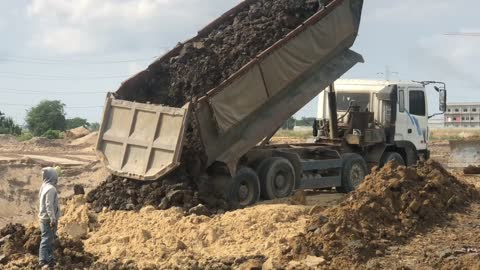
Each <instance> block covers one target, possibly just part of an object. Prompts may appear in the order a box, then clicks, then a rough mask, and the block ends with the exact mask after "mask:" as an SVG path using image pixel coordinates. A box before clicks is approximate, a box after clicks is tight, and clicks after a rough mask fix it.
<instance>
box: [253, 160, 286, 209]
mask: <svg viewBox="0 0 480 270" xmlns="http://www.w3.org/2000/svg"><path fill="white" fill-rule="evenodd" d="M258 175H259V178H260V187H261V189H260V190H261V195H262V198H264V199H266V200H274V199H279V198H285V197H288V196H290V195H291V194H292V192H293V190H294V189H295V169H294V168H293V165H292V163H290V161H288V160H287V159H285V158H282V157H273V158H268V159H266V160H264V161H263V162H262V163H261V164H260V166H259V168H258Z"/></svg>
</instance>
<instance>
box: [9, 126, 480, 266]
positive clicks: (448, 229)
mask: <svg viewBox="0 0 480 270" xmlns="http://www.w3.org/2000/svg"><path fill="white" fill-rule="evenodd" d="M277 141H278V142H290V139H288V138H279V139H278V140H277ZM94 142H95V137H94V136H89V137H87V138H81V139H77V140H74V141H45V140H33V141H31V142H26V143H19V142H16V141H14V140H12V139H11V138H5V137H0V145H2V147H1V148H0V205H2V207H0V227H3V226H4V225H5V224H6V223H9V222H20V223H24V224H26V223H29V222H31V221H34V220H35V214H36V209H37V203H38V202H37V200H38V199H37V192H38V188H39V186H40V185H41V172H40V171H41V168H42V167H43V166H51V165H60V166H62V168H63V176H62V178H61V181H60V188H59V189H60V192H61V196H62V197H67V196H69V195H71V194H72V189H73V186H74V185H75V184H82V185H84V186H85V188H86V191H88V190H89V189H91V188H93V187H94V186H96V185H98V183H100V182H101V181H103V180H104V179H105V178H106V176H107V172H106V171H105V170H104V169H103V167H102V166H101V164H100V163H99V162H98V161H97V160H96V158H95V154H94V151H93V145H94ZM294 142H301V140H300V141H298V140H294ZM431 150H432V158H433V159H435V160H438V161H439V162H440V163H442V164H444V165H445V166H446V165H447V163H448V153H449V146H448V142H447V141H440V142H435V143H433V144H432V145H431ZM450 171H451V172H452V173H454V175H455V176H457V177H458V178H460V179H464V180H466V181H468V182H470V183H472V184H474V185H475V186H476V187H477V188H480V176H465V175H463V173H462V172H461V171H458V170H450ZM306 195H307V197H306V199H307V205H291V201H290V199H285V200H280V201H270V202H262V203H260V204H259V205H257V206H254V207H250V208H247V209H243V210H237V211H233V212H230V213H227V214H224V215H218V216H214V217H202V216H200V217H199V216H183V215H182V214H181V213H177V212H176V211H178V210H177V209H170V210H167V211H159V210H155V209H151V208H147V209H144V210H142V211H141V212H140V213H136V212H124V211H112V212H105V213H100V214H99V215H98V216H96V217H95V219H96V220H95V224H96V225H95V226H93V225H91V224H89V222H91V220H90V221H88V219H89V217H88V216H87V209H86V208H78V209H77V208H75V207H71V208H67V209H66V210H68V211H69V213H67V215H66V217H65V219H64V222H65V223H69V224H65V226H71V225H72V224H73V225H75V226H76V224H74V223H75V220H76V219H81V220H83V222H84V223H86V224H83V225H82V226H83V227H82V228H81V230H83V231H84V234H82V237H87V238H88V239H87V240H86V241H84V243H85V249H86V250H87V251H88V252H91V253H93V254H94V255H97V256H100V258H101V260H104V261H106V262H107V261H108V260H110V259H119V258H122V257H129V258H131V257H133V258H136V259H138V260H139V261H140V262H141V263H140V265H141V266H143V267H146V266H149V265H151V264H155V265H163V266H164V267H165V269H169V267H174V266H175V265H182V264H183V265H185V264H188V263H193V262H198V261H199V260H200V261H201V260H205V259H206V258H208V259H213V260H221V261H228V260H229V257H230V254H231V255H232V256H233V255H235V256H237V257H238V256H243V257H245V258H252V257H255V256H257V255H261V256H265V255H272V254H277V255H278V254H280V255H281V254H282V252H284V250H283V249H284V248H285V246H287V245H286V243H287V242H288V241H289V239H290V238H292V237H293V236H294V235H298V234H302V233H303V232H304V231H305V226H306V224H308V221H309V219H310V218H311V216H310V214H309V212H310V211H311V210H312V208H317V209H318V208H321V209H325V208H328V207H331V206H334V205H337V204H339V203H340V202H342V201H344V200H345V199H346V198H347V196H346V195H344V194H339V193H335V192H334V191H322V192H306ZM77 217H78V218H77ZM80 217H81V218H80ZM131 219H135V220H137V221H138V220H140V221H141V223H142V224H144V226H145V227H142V228H140V227H131V224H129V220H131ZM85 220H86V221H85ZM136 224H138V223H136ZM77 229H78V228H77ZM112 229H113V230H114V231H115V233H114V234H111V232H112ZM77 231H78V230H77ZM87 232H88V233H87ZM151 232H155V233H151ZM106 235H108V238H106ZM479 237H480V202H478V203H474V204H472V205H470V206H469V207H468V208H467V209H465V210H462V211H461V212H454V213H451V214H449V219H448V220H447V221H446V222H443V223H441V224H439V225H436V226H434V227H432V228H430V229H428V230H427V231H425V232H422V233H421V234H418V235H416V236H415V237H413V238H411V239H409V241H407V242H406V243H405V244H403V245H394V246H391V247H389V248H388V249H387V250H386V251H385V253H381V254H380V253H379V254H377V255H378V256H376V257H374V258H373V259H371V260H370V261H368V262H367V263H366V264H364V265H363V266H361V267H358V268H359V269H480V244H479V243H480V238H479ZM136 246H137V247H140V246H142V248H141V249H140V248H138V249H136V248H135V247H136ZM225 246H228V247H229V249H226V248H224V247H225ZM145 248H146V249H145ZM232 248H233V249H232ZM145 250H150V251H149V252H145ZM280 255H279V256H280ZM185 258H190V259H189V260H190V261H189V262H188V263H187V262H186V261H182V260H185ZM320 268H321V267H320V266H315V267H313V268H312V269H320ZM245 269H250V268H245ZM266 269H268V268H266ZM292 269H295V267H292ZM297 269H302V268H297Z"/></svg>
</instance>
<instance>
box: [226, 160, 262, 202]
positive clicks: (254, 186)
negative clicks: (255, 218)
mask: <svg viewBox="0 0 480 270" xmlns="http://www.w3.org/2000/svg"><path fill="white" fill-rule="evenodd" d="M230 197H231V199H232V201H235V202H236V206H237V207H238V208H243V207H247V206H250V205H253V204H255V203H256V202H258V201H259V199H260V181H259V180H258V176H257V173H256V172H255V171H254V170H252V169H250V168H248V167H243V168H241V169H240V170H238V172H237V174H236V175H235V176H234V177H233V179H232V184H231V190H230Z"/></svg>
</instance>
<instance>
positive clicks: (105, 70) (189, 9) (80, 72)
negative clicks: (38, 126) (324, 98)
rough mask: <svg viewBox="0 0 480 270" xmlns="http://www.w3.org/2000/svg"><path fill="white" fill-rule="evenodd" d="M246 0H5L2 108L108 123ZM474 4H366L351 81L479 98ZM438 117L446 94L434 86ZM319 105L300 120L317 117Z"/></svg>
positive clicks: (19, 115)
mask: <svg viewBox="0 0 480 270" xmlns="http://www.w3.org/2000/svg"><path fill="white" fill-rule="evenodd" d="M238 2H239V1H238V0H15V1H12V0H0V33H2V38H1V42H0V111H2V112H4V113H6V114H7V115H8V116H11V117H13V118H14V119H15V120H16V121H17V122H18V123H20V124H24V118H25V115H26V111H27V110H28V109H29V108H30V107H31V106H33V105H35V104H38V103H39V102H40V101H41V100H44V99H50V100H61V101H62V102H63V103H64V104H65V105H66V113H67V117H69V118H71V117H82V118H86V119H88V120H89V121H90V122H98V121H100V120H101V113H102V105H103V102H104V100H105V95H106V93H107V92H109V91H111V92H113V91H115V90H116V89H118V87H119V86H120V84H121V83H122V82H123V81H125V80H126V79H128V78H129V77H130V76H131V75H134V74H135V73H137V72H139V71H141V70H142V69H145V68H146V67H147V66H148V64H149V63H151V62H152V61H153V60H154V59H155V58H156V57H158V56H161V55H162V54H163V53H165V52H166V51H168V50H169V49H171V48H173V47H174V46H175V45H176V44H177V43H178V42H180V41H184V40H187V39H189V38H190V37H192V36H194V35H195V33H196V31H198V30H199V29H201V28H202V27H203V26H205V25H206V24H208V23H209V22H210V21H212V20H213V19H215V18H216V17H218V16H219V15H221V14H222V13H223V12H225V11H227V10H228V9H229V8H231V7H233V6H234V5H235V4H236V3H238ZM479 9H480V2H478V1H475V0H457V1H447V0H403V1H386V0H366V1H365V5H364V12H363V16H362V24H361V27H360V33H359V36H358V38H357V40H356V43H355V45H354V46H353V50H355V51H356V52H358V53H360V54H362V55H363V57H364V58H365V63H363V64H359V65H357V66H356V67H354V68H353V69H352V70H350V71H349V72H348V73H347V74H345V76H344V78H364V79H383V78H385V69H386V66H388V67H389V69H390V70H391V71H392V74H391V76H390V77H391V79H395V80H396V79H401V80H438V81H445V82H446V83H447V89H448V90H449V101H452V102H453V101H455V102H462V101H468V102H474V101H479V102H480V69H479V68H478V63H480V50H479V49H478V48H480V36H467V37H465V36H450V35H445V34H446V33H452V32H480V20H479V19H478V10H479ZM429 98H430V100H432V102H431V104H432V105H431V106H432V108H431V110H430V112H431V113H434V112H436V111H435V109H436V108H437V107H438V103H435V101H436V100H438V97H437V95H436V93H435V92H434V90H431V89H430V90H429ZM316 107H317V106H316V101H312V102H311V104H309V105H307V106H306V107H305V108H304V109H302V110H301V111H300V112H299V113H297V115H296V116H297V117H302V116H315V115H316Z"/></svg>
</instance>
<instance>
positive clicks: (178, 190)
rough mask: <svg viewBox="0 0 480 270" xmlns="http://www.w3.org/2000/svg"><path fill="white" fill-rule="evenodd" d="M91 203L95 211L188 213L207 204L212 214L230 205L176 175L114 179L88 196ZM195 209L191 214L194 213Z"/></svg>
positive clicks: (104, 183)
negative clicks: (171, 210)
mask: <svg viewBox="0 0 480 270" xmlns="http://www.w3.org/2000/svg"><path fill="white" fill-rule="evenodd" d="M87 202H88V203H91V204H92V208H93V210H94V211H95V212H97V213H98V212H100V211H102V210H103V208H106V209H107V210H140V209H141V208H142V207H143V206H147V205H151V206H154V207H156V208H157V209H168V208H170V207H181V208H183V209H184V210H185V212H195V211H196V210H197V208H196V207H197V206H198V205H199V204H204V205H206V206H207V208H208V209H209V210H208V211H209V212H211V213H216V211H217V209H218V210H227V209H229V208H230V206H229V205H228V204H227V202H226V201H225V200H224V199H223V198H221V196H219V195H216V194H211V193H209V194H207V193H205V192H204V193H202V192H199V191H198V188H197V185H196V184H195V183H194V182H192V181H190V180H189V178H188V177H186V176H181V175H180V174H175V175H172V176H169V177H167V178H165V179H162V180H158V181H153V182H144V181H135V180H131V179H126V178H122V177H116V176H110V177H109V178H108V179H107V180H106V181H105V182H103V183H102V184H101V185H100V186H98V187H97V188H96V189H94V190H92V191H91V192H90V193H88V195H87ZM190 210H191V211H190Z"/></svg>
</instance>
